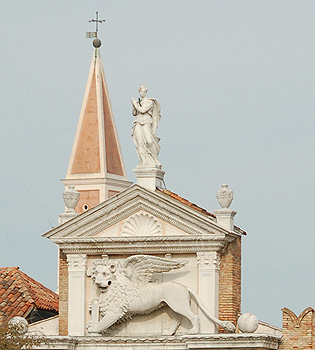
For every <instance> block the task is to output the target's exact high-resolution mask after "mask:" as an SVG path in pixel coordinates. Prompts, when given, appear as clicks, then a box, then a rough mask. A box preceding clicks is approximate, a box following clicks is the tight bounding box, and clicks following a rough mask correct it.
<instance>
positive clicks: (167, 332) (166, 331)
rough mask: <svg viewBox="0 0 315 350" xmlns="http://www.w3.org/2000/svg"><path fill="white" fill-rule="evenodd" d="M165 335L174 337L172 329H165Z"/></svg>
mask: <svg viewBox="0 0 315 350" xmlns="http://www.w3.org/2000/svg"><path fill="white" fill-rule="evenodd" d="M163 335H167V336H169V335H174V332H173V331H172V329H165V330H164V331H163Z"/></svg>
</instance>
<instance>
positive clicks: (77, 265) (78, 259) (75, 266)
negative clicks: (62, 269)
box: [67, 254, 87, 272]
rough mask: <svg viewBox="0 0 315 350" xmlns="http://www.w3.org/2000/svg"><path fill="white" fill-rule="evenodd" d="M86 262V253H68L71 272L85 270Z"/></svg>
mask: <svg viewBox="0 0 315 350" xmlns="http://www.w3.org/2000/svg"><path fill="white" fill-rule="evenodd" d="M86 262H87V256H86V254H67V263H68V271H70V272H76V271H77V272H85V270H86Z"/></svg>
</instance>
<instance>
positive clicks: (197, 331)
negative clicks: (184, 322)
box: [188, 327, 199, 334]
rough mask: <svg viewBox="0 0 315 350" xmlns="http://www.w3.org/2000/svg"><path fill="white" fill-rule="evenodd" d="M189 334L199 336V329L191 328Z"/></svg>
mask: <svg viewBox="0 0 315 350" xmlns="http://www.w3.org/2000/svg"><path fill="white" fill-rule="evenodd" d="M188 333H189V334H198V333H199V329H198V327H193V328H190V330H189V331H188Z"/></svg>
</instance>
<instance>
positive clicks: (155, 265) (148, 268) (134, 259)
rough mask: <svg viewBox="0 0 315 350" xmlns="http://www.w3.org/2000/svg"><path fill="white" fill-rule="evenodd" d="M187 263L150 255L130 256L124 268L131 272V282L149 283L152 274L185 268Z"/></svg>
mask: <svg viewBox="0 0 315 350" xmlns="http://www.w3.org/2000/svg"><path fill="white" fill-rule="evenodd" d="M186 264H187V262H182V261H178V260H173V259H165V258H158V257H156V256H152V255H132V256H130V257H129V258H127V259H126V260H125V263H124V268H125V269H127V268H128V267H130V268H131V270H132V275H131V276H130V279H131V281H133V282H150V280H151V278H152V275H153V274H154V273H161V272H168V271H171V270H173V269H179V268H181V267H183V266H185V265H186Z"/></svg>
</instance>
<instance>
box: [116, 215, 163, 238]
mask: <svg viewBox="0 0 315 350" xmlns="http://www.w3.org/2000/svg"><path fill="white" fill-rule="evenodd" d="M121 235H122V236H125V237H126V236H127V237H129V236H162V227H161V224H160V223H159V221H158V219H157V218H156V217H154V216H153V215H150V214H148V213H136V214H134V215H132V216H130V217H129V218H128V219H127V220H126V221H125V223H124V225H123V227H122V231H121Z"/></svg>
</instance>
